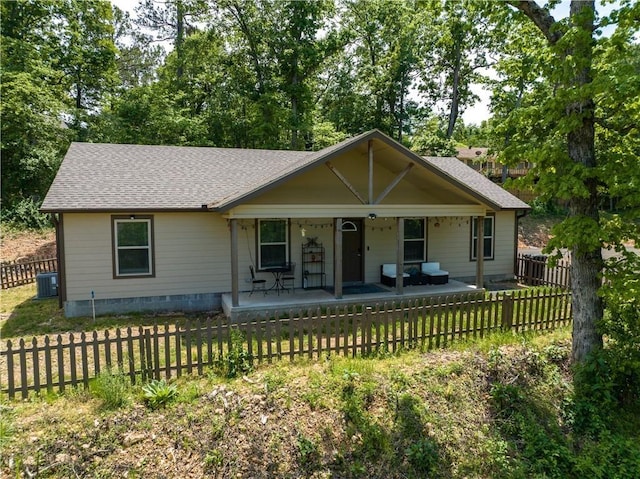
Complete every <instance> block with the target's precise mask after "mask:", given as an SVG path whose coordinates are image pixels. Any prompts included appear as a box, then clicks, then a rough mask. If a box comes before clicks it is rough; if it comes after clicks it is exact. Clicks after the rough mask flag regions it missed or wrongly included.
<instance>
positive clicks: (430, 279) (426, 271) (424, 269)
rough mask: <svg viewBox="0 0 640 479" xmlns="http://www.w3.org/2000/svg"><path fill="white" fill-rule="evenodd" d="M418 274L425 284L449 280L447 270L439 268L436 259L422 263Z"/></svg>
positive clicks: (441, 282) (442, 282)
mask: <svg viewBox="0 0 640 479" xmlns="http://www.w3.org/2000/svg"><path fill="white" fill-rule="evenodd" d="M420 274H421V275H422V278H423V283H425V284H447V283H448V282H449V272H448V271H444V270H441V269H440V263H438V262H437V261H434V262H430V263H422V264H421V265H420Z"/></svg>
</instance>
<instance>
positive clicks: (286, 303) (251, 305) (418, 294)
mask: <svg viewBox="0 0 640 479" xmlns="http://www.w3.org/2000/svg"><path fill="white" fill-rule="evenodd" d="M376 286H378V287H380V288H381V289H384V291H381V292H376V293H366V294H349V295H344V296H343V297H342V299H336V298H335V297H334V296H333V293H331V292H329V291H327V290H324V289H306V290H305V289H296V290H295V291H293V292H286V291H283V292H281V293H280V295H278V294H276V293H275V292H274V291H269V292H268V293H267V294H266V295H265V294H264V293H263V292H262V291H257V292H254V293H253V294H252V295H251V296H249V292H248V291H247V292H241V293H240V298H239V303H240V304H239V306H235V307H234V306H232V305H231V293H223V294H222V310H223V311H224V314H225V315H226V316H227V317H228V318H229V319H230V320H231V321H235V320H237V319H238V317H239V316H245V317H246V316H259V315H260V316H263V315H268V314H269V315H271V314H273V313H275V312H276V311H278V312H283V311H289V310H290V309H293V310H298V309H304V310H314V309H316V308H318V307H330V306H331V307H335V306H345V305H350V304H357V305H363V304H364V305H374V304H376V303H384V302H385V301H386V302H392V301H396V302H399V301H402V300H403V299H415V298H422V297H429V296H445V295H448V294H463V293H473V292H476V291H478V290H477V289H476V287H475V286H473V285H469V284H466V283H462V282H460V281H455V280H449V282H448V283H447V284H430V285H421V286H405V287H404V288H403V294H402V295H397V294H396V291H395V289H391V288H389V287H387V286H384V285H382V284H380V283H376Z"/></svg>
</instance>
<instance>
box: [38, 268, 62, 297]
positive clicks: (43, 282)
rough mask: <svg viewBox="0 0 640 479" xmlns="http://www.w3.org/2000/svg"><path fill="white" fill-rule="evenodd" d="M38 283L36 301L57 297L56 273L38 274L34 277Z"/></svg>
mask: <svg viewBox="0 0 640 479" xmlns="http://www.w3.org/2000/svg"><path fill="white" fill-rule="evenodd" d="M36 282H37V283H38V299H42V298H52V297H53V296H58V273H39V274H38V275H36Z"/></svg>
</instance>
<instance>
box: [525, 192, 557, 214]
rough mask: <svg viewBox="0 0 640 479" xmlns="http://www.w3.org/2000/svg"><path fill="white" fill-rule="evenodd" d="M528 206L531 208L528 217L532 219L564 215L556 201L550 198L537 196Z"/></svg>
mask: <svg viewBox="0 0 640 479" xmlns="http://www.w3.org/2000/svg"><path fill="white" fill-rule="evenodd" d="M529 206H531V212H530V215H531V216H533V217H538V218H540V217H544V216H558V215H560V214H562V213H564V210H563V209H562V208H561V207H560V206H558V201H557V200H555V199H552V198H548V199H547V198H543V197H541V196H539V197H537V198H535V199H534V200H533V201H532V202H531V203H529Z"/></svg>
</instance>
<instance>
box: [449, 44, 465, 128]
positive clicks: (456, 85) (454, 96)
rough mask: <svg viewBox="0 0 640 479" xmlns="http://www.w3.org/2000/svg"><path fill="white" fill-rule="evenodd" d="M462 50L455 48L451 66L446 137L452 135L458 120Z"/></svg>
mask: <svg viewBox="0 0 640 479" xmlns="http://www.w3.org/2000/svg"><path fill="white" fill-rule="evenodd" d="M461 55H462V52H461V51H460V50H459V49H457V50H456V59H455V65H454V68H453V85H452V89H451V90H452V91H451V109H450V110H449V125H448V126H447V138H451V137H452V136H453V130H454V129H455V127H456V121H458V114H459V109H460V64H461V62H462V59H461Z"/></svg>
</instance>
